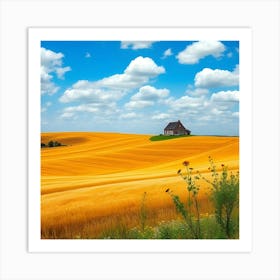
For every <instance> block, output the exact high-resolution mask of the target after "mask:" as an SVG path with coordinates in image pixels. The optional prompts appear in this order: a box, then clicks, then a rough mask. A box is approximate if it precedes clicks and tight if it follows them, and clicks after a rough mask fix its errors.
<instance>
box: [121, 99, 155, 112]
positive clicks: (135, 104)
mask: <svg viewBox="0 0 280 280" xmlns="http://www.w3.org/2000/svg"><path fill="white" fill-rule="evenodd" d="M154 104H155V102H154V101H148V100H137V101H135V100H131V101H129V102H128V103H126V104H125V105H124V106H125V108H126V109H129V110H134V109H143V108H146V107H151V106H153V105H154Z"/></svg>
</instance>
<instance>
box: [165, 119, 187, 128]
mask: <svg viewBox="0 0 280 280" xmlns="http://www.w3.org/2000/svg"><path fill="white" fill-rule="evenodd" d="M179 125H181V128H183V129H185V130H188V129H186V128H185V127H184V126H183V124H182V123H181V122H180V120H178V121H177V122H170V123H169V124H168V125H167V126H166V127H165V129H164V130H166V129H167V130H173V129H176V128H178V126H179Z"/></svg>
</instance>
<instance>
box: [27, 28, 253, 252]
mask: <svg viewBox="0 0 280 280" xmlns="http://www.w3.org/2000/svg"><path fill="white" fill-rule="evenodd" d="M28 31H29V32H28V33H29V68H28V70H29V71H28V73H29V86H28V88H29V108H30V109H29V149H28V151H29V168H28V169H29V251H30V252H249V251H250V250H251V243H252V242H251V240H252V238H251V233H252V229H251V225H252V211H251V210H252V207H251V200H252V194H251V186H252V180H251V179H252V168H251V167H252V150H251V143H252V137H251V136H252V119H251V115H252V111H251V106H252V90H251V84H252V81H251V71H252V67H251V53H252V48H251V30H250V29H249V28H183V27H181V28H167V27H165V28H152V27H150V28H140V27H138V28H86V29H85V28H30V29H29V30H28ZM116 40H118V41H125V40H126V41H145V40H146V41H164V40H165V41H178V40H181V41H196V40H221V41H239V68H240V73H241V75H240V79H239V80H240V83H239V86H240V96H241V98H240V99H241V100H240V127H239V129H240V224H239V225H240V226H239V228H240V234H239V236H240V238H239V239H238V240H215V239H213V240H99V239H97V240H96V239H95V240H89V239H87V240H57V239H56V240H55V239H52V240H46V239H41V237H40V234H41V233H40V228H41V227H40V183H41V178H40V173H41V172H40V147H39V144H38V143H40V136H41V135H40V132H41V131H40V109H41V107H40V98H41V96H40V73H41V72H40V46H41V41H116Z"/></svg>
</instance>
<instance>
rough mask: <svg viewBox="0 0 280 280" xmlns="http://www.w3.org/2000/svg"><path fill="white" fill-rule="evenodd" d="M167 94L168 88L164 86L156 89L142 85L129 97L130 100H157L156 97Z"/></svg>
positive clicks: (164, 96) (159, 97)
mask: <svg viewBox="0 0 280 280" xmlns="http://www.w3.org/2000/svg"><path fill="white" fill-rule="evenodd" d="M168 95H169V90H168V89H166V88H163V89H157V88H154V87H152V86H148V85H147V86H143V87H141V88H140V89H139V91H138V92H137V93H136V94H135V95H133V96H132V97H131V100H147V101H157V100H158V99H162V98H166V97H167V96H168Z"/></svg>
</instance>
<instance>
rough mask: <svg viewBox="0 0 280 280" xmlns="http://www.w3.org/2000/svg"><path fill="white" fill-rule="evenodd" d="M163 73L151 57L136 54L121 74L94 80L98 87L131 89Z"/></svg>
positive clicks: (163, 70) (162, 69)
mask: <svg viewBox="0 0 280 280" xmlns="http://www.w3.org/2000/svg"><path fill="white" fill-rule="evenodd" d="M163 73H165V69H164V67H162V66H158V65H157V64H156V63H155V62H154V61H153V60H152V59H151V58H149V57H142V56H138V57H137V58H135V59H134V60H132V61H131V62H130V64H129V65H128V66H127V68H126V69H125V70H124V73H123V74H116V75H113V76H110V77H107V78H104V79H102V80H99V81H97V82H96V85H97V86H99V87H108V88H115V89H124V90H127V89H133V88H137V87H139V86H141V85H143V84H145V83H147V82H148V81H149V80H150V79H151V78H154V77H156V76H158V75H160V74H163Z"/></svg>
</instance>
